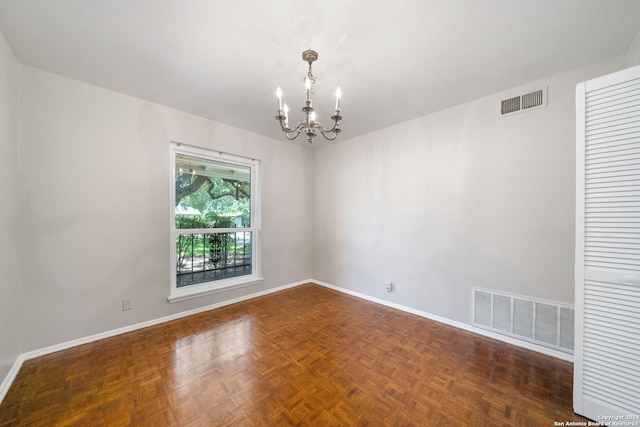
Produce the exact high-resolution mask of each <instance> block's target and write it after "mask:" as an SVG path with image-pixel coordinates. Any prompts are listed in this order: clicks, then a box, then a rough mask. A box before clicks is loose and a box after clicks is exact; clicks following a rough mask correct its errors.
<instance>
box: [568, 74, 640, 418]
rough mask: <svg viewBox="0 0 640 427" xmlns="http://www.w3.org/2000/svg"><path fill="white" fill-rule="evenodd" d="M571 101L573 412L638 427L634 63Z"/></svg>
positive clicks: (639, 113) (638, 123)
mask: <svg viewBox="0 0 640 427" xmlns="http://www.w3.org/2000/svg"><path fill="white" fill-rule="evenodd" d="M576 101H577V102H576V105H577V108H576V112H577V163H576V171H577V177H576V184H577V192H576V203H577V208H576V216H577V217H576V301H575V304H576V325H575V326H576V328H575V331H576V337H575V340H576V346H575V353H574V357H575V364H574V392H573V394H574V399H573V400H574V410H575V411H576V412H577V413H579V414H582V415H584V416H586V417H588V418H591V419H593V420H595V421H600V422H602V421H604V420H606V418H602V417H606V416H619V417H622V418H618V421H624V422H625V423H629V424H621V425H636V426H640V67H634V68H630V69H627V70H624V71H621V72H618V73H614V74H610V75H608V76H604V77H601V78H597V79H594V80H590V81H588V82H585V83H581V84H579V85H578V87H577V93H576ZM636 417H637V418H636Z"/></svg>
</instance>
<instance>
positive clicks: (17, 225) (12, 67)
mask: <svg viewBox="0 0 640 427" xmlns="http://www.w3.org/2000/svg"><path fill="white" fill-rule="evenodd" d="M20 173H21V167H20V64H19V62H18V61H17V59H16V57H15V55H14V54H13V51H12V49H11V47H10V46H9V44H8V42H7V41H6V39H5V38H4V35H3V34H2V33H0V198H2V200H4V201H6V203H3V204H2V206H0V222H1V223H2V224H3V227H2V229H0V292H1V293H2V298H1V299H0V337H1V338H0V401H1V400H2V398H3V397H4V394H5V393H6V391H7V388H8V385H7V384H10V382H11V380H12V378H13V376H15V373H16V372H17V370H18V369H19V367H20V365H21V361H20V360H19V359H20V353H21V351H22V331H21V323H22V321H21V317H22V309H21V307H22V275H21V270H20V264H21V263H20V260H21V243H20V240H21V239H20V233H21V215H20V211H21V208H20V205H21V200H20V194H21V191H20V185H21V179H20Z"/></svg>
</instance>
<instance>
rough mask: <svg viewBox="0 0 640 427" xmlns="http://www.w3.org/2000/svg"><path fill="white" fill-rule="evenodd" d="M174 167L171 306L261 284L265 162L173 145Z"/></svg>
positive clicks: (172, 167) (172, 180) (172, 161)
mask: <svg viewBox="0 0 640 427" xmlns="http://www.w3.org/2000/svg"><path fill="white" fill-rule="evenodd" d="M171 165H172V166H171V176H172V179H171V242H172V243H171V246H172V253H171V266H172V267H171V293H170V295H169V301H170V302H175V301H180V300H183V299H188V298H193V297H196V296H200V295H206V294H210V293H214V292H218V291H221V290H224V289H230V288H235V287H240V286H247V285H251V284H255V283H258V282H260V281H261V280H262V279H261V278H260V256H259V255H260V254H259V248H260V235H259V227H258V224H259V205H258V200H259V194H258V165H259V162H258V161H257V160H255V159H247V158H243V157H238V156H234V155H231V154H226V153H221V152H218V151H210V150H205V149H202V148H196V147H191V146H187V145H184V144H178V143H173V144H172V148H171Z"/></svg>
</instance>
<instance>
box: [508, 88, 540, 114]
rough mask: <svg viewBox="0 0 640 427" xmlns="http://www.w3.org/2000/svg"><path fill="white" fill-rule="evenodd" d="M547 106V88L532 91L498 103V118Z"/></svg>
mask: <svg viewBox="0 0 640 427" xmlns="http://www.w3.org/2000/svg"><path fill="white" fill-rule="evenodd" d="M546 106H547V88H546V87H545V88H543V89H538V90H534V91H532V92H527V93H524V94H521V95H518V96H514V97H511V98H508V99H503V100H502V101H500V106H499V107H500V109H499V110H498V116H500V117H502V116H506V115H510V114H515V113H522V112H524V111H529V110H535V109H536V108H542V107H546Z"/></svg>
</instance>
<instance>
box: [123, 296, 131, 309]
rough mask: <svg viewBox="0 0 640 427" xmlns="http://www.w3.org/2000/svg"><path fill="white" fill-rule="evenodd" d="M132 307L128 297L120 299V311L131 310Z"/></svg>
mask: <svg viewBox="0 0 640 427" xmlns="http://www.w3.org/2000/svg"><path fill="white" fill-rule="evenodd" d="M132 308H133V307H132V306H131V300H130V299H128V298H126V299H123V300H122V311H127V310H131V309H132Z"/></svg>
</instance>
